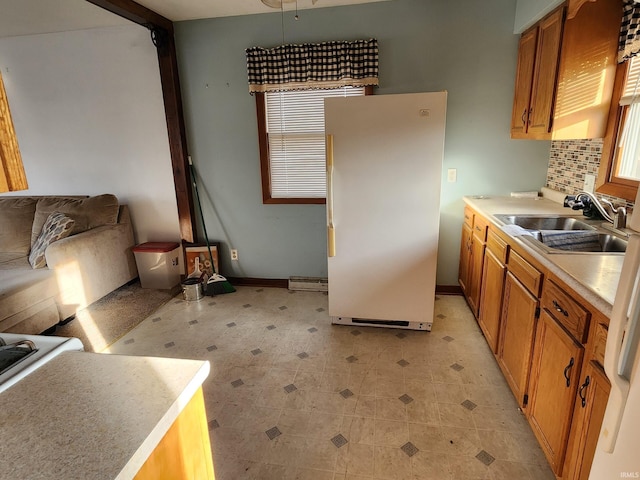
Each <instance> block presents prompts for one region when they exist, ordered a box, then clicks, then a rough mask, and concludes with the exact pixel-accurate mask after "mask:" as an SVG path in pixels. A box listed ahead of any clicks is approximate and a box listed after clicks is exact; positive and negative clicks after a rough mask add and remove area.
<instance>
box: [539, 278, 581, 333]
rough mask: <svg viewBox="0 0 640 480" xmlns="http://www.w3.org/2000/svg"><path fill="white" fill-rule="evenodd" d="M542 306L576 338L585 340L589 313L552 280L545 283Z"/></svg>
mask: <svg viewBox="0 0 640 480" xmlns="http://www.w3.org/2000/svg"><path fill="white" fill-rule="evenodd" d="M542 307H543V308H546V309H547V310H549V312H551V314H552V315H553V317H554V318H555V319H556V320H558V322H559V323H560V324H561V325H562V326H563V327H564V328H566V329H567V330H568V331H569V333H571V334H572V335H573V336H574V337H575V338H576V340H578V341H579V342H580V343H584V342H585V340H586V334H587V328H588V327H589V318H590V316H591V314H590V313H589V312H588V311H587V310H585V308H584V307H583V306H582V305H580V304H579V303H578V302H576V301H575V300H574V299H573V298H571V297H570V296H569V295H568V294H566V293H565V292H564V291H562V290H561V289H560V287H558V286H557V285H556V284H555V283H553V282H552V281H549V282H547V283H546V284H545V287H544V291H543V292H542Z"/></svg>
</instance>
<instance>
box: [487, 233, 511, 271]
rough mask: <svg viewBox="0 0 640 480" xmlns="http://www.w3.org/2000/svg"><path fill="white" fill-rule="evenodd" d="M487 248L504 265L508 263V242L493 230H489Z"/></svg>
mask: <svg viewBox="0 0 640 480" xmlns="http://www.w3.org/2000/svg"><path fill="white" fill-rule="evenodd" d="M487 248H488V249H489V250H491V253H493V254H494V255H495V256H496V258H497V259H498V260H500V262H501V263H502V264H503V265H504V264H505V263H507V248H508V245H507V242H505V241H504V240H502V239H501V238H500V237H499V236H498V235H497V234H496V233H495V232H493V231H492V230H491V229H489V232H488V233H487Z"/></svg>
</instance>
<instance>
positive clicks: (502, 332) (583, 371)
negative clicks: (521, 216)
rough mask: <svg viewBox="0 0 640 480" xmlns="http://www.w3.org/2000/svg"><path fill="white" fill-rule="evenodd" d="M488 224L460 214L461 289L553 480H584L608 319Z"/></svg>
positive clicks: (602, 390)
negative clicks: (552, 475)
mask: <svg viewBox="0 0 640 480" xmlns="http://www.w3.org/2000/svg"><path fill="white" fill-rule="evenodd" d="M490 223H491V222H489V221H488V220H487V217H485V216H483V215H482V214H479V213H478V212H475V211H474V210H472V209H471V208H470V207H467V208H466V209H465V224H464V226H463V229H462V240H461V257H460V271H459V273H460V275H459V279H460V286H461V288H462V290H463V293H464V294H465V297H466V298H467V302H468V303H469V306H470V307H471V309H472V311H473V314H474V315H475V316H476V318H477V319H478V324H479V326H480V328H481V329H482V332H483V333H484V336H485V338H486V340H487V343H488V345H489V346H490V348H491V350H492V351H493V353H494V355H495V357H496V360H497V362H498V365H499V366H500V369H501V370H502V373H503V374H504V376H505V379H506V381H507V383H508V385H509V387H510V388H511V391H512V392H513V394H514V396H515V397H516V400H517V402H518V404H519V405H520V407H521V409H522V411H523V413H524V415H525V416H526V418H527V420H528V422H529V425H530V426H531V429H532V431H533V433H534V434H535V436H536V438H537V440H538V443H539V444H540V446H541V447H542V450H543V451H544V453H545V455H546V458H547V460H548V461H549V464H550V466H551V468H552V470H553V472H554V473H555V475H556V478H557V480H589V473H590V470H591V464H592V462H593V457H594V454H595V450H596V444H597V441H598V437H599V434H600V428H601V426H602V421H603V418H604V412H605V409H606V406H607V401H608V398H609V391H610V383H609V381H608V379H607V377H606V375H605V373H604V370H603V368H602V363H603V361H604V350H605V347H606V338H607V327H608V324H609V320H608V319H607V318H606V317H605V316H604V315H603V314H602V313H601V312H600V311H598V309H596V308H594V307H593V306H592V305H590V304H589V303H588V302H586V301H585V300H584V299H583V298H582V297H581V296H580V295H578V294H577V293H576V292H575V290H574V289H573V288H571V287H570V286H569V285H567V283H565V282H564V281H563V280H562V279H560V278H559V277H558V276H557V275H556V274H555V272H553V271H552V270H550V269H547V268H545V267H544V266H542V265H540V264H539V263H538V262H537V261H536V258H535V257H534V256H532V255H530V253H529V252H527V251H526V250H525V251H523V250H521V249H519V245H518V243H517V242H513V243H512V242H510V241H509V238H508V236H505V235H504V234H503V233H502V232H500V231H498V230H496V227H495V226H494V225H493V224H491V225H489V224H490ZM485 233H486V235H485ZM543 280H544V281H543Z"/></svg>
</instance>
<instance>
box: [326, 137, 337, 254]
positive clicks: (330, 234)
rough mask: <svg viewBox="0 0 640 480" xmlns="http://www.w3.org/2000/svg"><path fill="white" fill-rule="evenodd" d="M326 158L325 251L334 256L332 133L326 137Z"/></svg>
mask: <svg viewBox="0 0 640 480" xmlns="http://www.w3.org/2000/svg"><path fill="white" fill-rule="evenodd" d="M326 158H327V161H326V163H327V251H328V255H329V257H335V256H336V230H335V227H334V225H333V135H327V138H326Z"/></svg>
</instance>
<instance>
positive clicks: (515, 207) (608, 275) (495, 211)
mask: <svg viewBox="0 0 640 480" xmlns="http://www.w3.org/2000/svg"><path fill="white" fill-rule="evenodd" d="M464 201H465V203H467V204H468V205H469V206H470V207H472V208H473V209H474V210H476V211H478V212H479V213H481V214H483V215H484V216H486V217H487V218H488V219H489V220H490V221H491V222H492V223H493V224H495V225H496V226H498V227H501V226H502V225H503V223H502V222H501V221H500V220H499V219H497V218H495V217H494V215H500V214H502V215H508V214H520V215H523V214H535V215H565V216H581V215H582V213H581V212H580V211H575V210H571V209H569V208H565V207H563V206H562V204H560V203H557V202H555V201H552V200H549V199H548V198H543V197H538V198H514V197H500V196H469V197H464ZM510 236H511V238H513V240H514V241H515V242H517V243H518V244H519V245H520V246H521V247H522V248H524V249H526V251H527V252H528V253H529V254H531V256H533V257H534V258H535V259H536V260H537V261H538V262H540V264H542V265H543V266H545V267H546V268H548V269H549V270H550V271H551V272H553V273H554V274H555V275H557V276H558V277H559V278H560V279H561V280H563V281H564V282H566V283H567V284H568V285H569V286H571V287H572V288H573V289H574V290H575V291H576V293H578V294H579V295H580V296H582V297H583V298H584V299H585V300H587V301H588V302H590V303H591V304H592V305H593V306H594V307H596V308H597V309H598V310H600V311H601V312H602V313H603V314H604V315H606V316H610V315H611V307H612V305H613V300H614V298H615V293H616V289H617V288H618V281H619V279H620V271H621V270H622V261H623V260H624V255H623V254H619V253H618V254H615V253H602V254H601V253H566V254H562V253H553V254H549V253H545V252H543V251H542V250H540V249H538V248H536V247H535V246H533V245H532V244H531V243H530V242H529V241H527V239H526V238H525V237H522V236H513V235H510Z"/></svg>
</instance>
